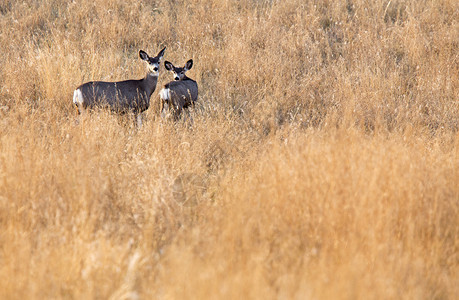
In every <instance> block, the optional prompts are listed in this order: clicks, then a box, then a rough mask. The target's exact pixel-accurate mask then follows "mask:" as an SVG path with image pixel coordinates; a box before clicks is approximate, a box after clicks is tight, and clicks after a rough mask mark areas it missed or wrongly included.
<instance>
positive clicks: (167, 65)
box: [164, 60, 174, 71]
mask: <svg viewBox="0 0 459 300" xmlns="http://www.w3.org/2000/svg"><path fill="white" fill-rule="evenodd" d="M164 67H165V68H166V70H168V71H171V70H172V69H173V68H174V65H173V64H172V63H170V62H168V61H167V60H166V61H165V62H164Z"/></svg>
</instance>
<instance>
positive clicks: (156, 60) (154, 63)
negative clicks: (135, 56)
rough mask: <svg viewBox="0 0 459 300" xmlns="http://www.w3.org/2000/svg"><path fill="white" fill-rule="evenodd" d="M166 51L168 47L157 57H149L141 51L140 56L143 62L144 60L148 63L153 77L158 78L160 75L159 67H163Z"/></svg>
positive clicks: (149, 71)
mask: <svg viewBox="0 0 459 300" xmlns="http://www.w3.org/2000/svg"><path fill="white" fill-rule="evenodd" d="M165 50H166V47H164V48H163V50H161V51H159V53H158V55H157V56H155V57H151V56H148V54H147V53H146V52H145V51H143V50H140V51H139V56H140V58H141V59H142V60H144V61H145V62H146V63H147V68H148V73H149V74H151V75H153V76H158V75H159V66H160V65H161V64H160V63H161V59H162V58H163V56H164V51H165Z"/></svg>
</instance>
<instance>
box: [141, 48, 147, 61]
mask: <svg viewBox="0 0 459 300" xmlns="http://www.w3.org/2000/svg"><path fill="white" fill-rule="evenodd" d="M139 56H140V58H141V59H143V60H148V54H147V52H145V51H143V50H140V51H139Z"/></svg>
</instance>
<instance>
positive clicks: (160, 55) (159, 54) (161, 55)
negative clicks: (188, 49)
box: [156, 47, 166, 60]
mask: <svg viewBox="0 0 459 300" xmlns="http://www.w3.org/2000/svg"><path fill="white" fill-rule="evenodd" d="M164 51H166V47H164V48H163V50H161V51H159V53H158V55H157V56H156V57H158V59H159V60H161V59H162V58H163V56H164Z"/></svg>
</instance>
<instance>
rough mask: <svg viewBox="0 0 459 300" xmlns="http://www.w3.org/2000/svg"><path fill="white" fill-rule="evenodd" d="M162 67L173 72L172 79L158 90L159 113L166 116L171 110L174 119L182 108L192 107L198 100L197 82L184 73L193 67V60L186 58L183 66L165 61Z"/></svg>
mask: <svg viewBox="0 0 459 300" xmlns="http://www.w3.org/2000/svg"><path fill="white" fill-rule="evenodd" d="M164 67H165V68H166V70H167V71H171V72H172V73H173V74H174V80H173V81H171V82H169V83H167V84H166V85H164V88H163V89H162V90H161V91H160V92H159V97H160V99H161V115H162V117H166V116H168V115H169V112H172V115H173V116H174V119H178V117H179V116H180V114H181V112H182V110H183V109H184V108H188V107H190V106H191V107H193V106H194V104H195V102H196V101H197V100H198V84H197V83H196V81H194V80H193V79H191V78H189V77H187V76H186V75H185V73H186V72H187V71H188V70H190V69H191V67H193V60H192V59H190V60H188V61H187V62H186V64H185V66H184V67H183V68H180V67H175V66H174V65H173V64H172V63H171V62H169V61H165V62H164Z"/></svg>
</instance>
